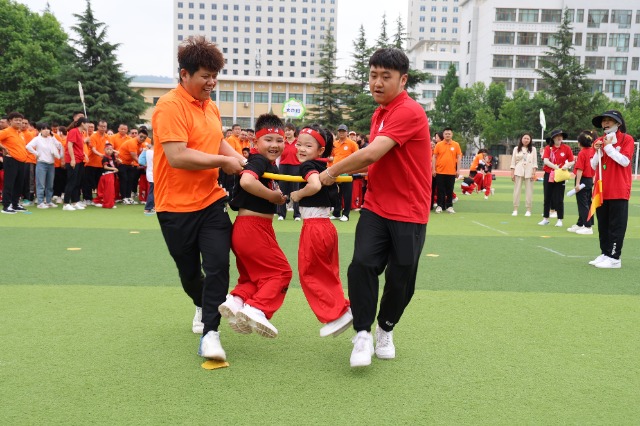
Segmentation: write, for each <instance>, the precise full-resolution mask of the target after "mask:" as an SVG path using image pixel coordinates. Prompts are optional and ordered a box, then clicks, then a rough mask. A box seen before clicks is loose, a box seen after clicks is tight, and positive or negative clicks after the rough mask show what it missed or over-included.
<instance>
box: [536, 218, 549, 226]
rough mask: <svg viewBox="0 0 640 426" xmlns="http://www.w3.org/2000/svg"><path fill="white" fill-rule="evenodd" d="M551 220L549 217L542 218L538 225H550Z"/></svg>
mask: <svg viewBox="0 0 640 426" xmlns="http://www.w3.org/2000/svg"><path fill="white" fill-rule="evenodd" d="M548 224H549V221H548V220H547V219H542V220H541V221H540V222H538V225H548Z"/></svg>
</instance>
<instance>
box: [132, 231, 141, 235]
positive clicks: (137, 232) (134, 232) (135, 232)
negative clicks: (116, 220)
mask: <svg viewBox="0 0 640 426" xmlns="http://www.w3.org/2000/svg"><path fill="white" fill-rule="evenodd" d="M129 233H130V234H139V233H140V231H131V232H129Z"/></svg>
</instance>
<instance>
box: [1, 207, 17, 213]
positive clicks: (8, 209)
mask: <svg viewBox="0 0 640 426" xmlns="http://www.w3.org/2000/svg"><path fill="white" fill-rule="evenodd" d="M2 213H4V214H16V213H18V212H17V211H15V210H14V209H12V208H11V207H5V208H3V209H2Z"/></svg>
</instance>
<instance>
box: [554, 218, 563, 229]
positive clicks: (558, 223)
mask: <svg viewBox="0 0 640 426" xmlns="http://www.w3.org/2000/svg"><path fill="white" fill-rule="evenodd" d="M555 226H557V227H561V226H562V219H558V221H557V222H556V224H555Z"/></svg>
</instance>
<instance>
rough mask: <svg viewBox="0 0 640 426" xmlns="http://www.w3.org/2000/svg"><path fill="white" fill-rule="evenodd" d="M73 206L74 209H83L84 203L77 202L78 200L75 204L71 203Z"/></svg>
mask: <svg viewBox="0 0 640 426" xmlns="http://www.w3.org/2000/svg"><path fill="white" fill-rule="evenodd" d="M73 207H75V209H76V210H84V209H85V207H84V204H82V203H81V202H79V201H78V202H77V203H75V204H74V205H73Z"/></svg>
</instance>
